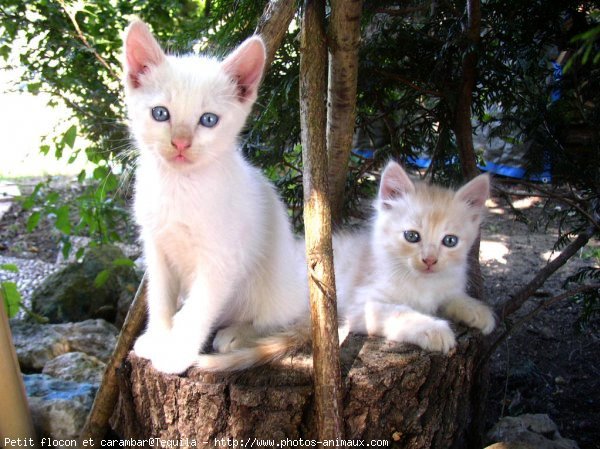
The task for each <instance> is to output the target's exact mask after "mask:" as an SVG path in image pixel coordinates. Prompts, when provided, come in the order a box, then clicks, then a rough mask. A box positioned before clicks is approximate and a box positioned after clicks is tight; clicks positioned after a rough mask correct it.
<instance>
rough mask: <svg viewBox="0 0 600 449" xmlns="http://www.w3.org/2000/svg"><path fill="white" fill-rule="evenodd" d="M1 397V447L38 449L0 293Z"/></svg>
mask: <svg viewBox="0 0 600 449" xmlns="http://www.w3.org/2000/svg"><path fill="white" fill-rule="evenodd" d="M0 397H1V398H2V407H0V445H1V446H2V447H4V448H6V449H9V448H11V449H12V448H17V447H24V446H27V447H38V444H37V440H36V438H35V432H34V430H33V422H32V421H31V414H30V413H29V406H28V404H27V395H26V394H25V386H24V385H23V379H22V378H21V370H20V369H19V362H18V360H17V354H16V352H15V347H14V346H13V342H12V337H11V333H10V327H9V325H8V316H7V315H6V309H5V308H4V297H3V296H2V292H0Z"/></svg>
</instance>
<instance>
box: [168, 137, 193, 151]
mask: <svg viewBox="0 0 600 449" xmlns="http://www.w3.org/2000/svg"><path fill="white" fill-rule="evenodd" d="M171 145H173V146H174V147H175V149H176V150H178V151H184V150H187V149H188V148H189V147H191V146H192V139H190V138H189V137H173V138H172V139H171Z"/></svg>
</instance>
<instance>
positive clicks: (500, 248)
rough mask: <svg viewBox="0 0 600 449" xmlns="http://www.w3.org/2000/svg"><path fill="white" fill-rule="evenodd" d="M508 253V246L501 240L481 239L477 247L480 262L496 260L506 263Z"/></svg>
mask: <svg viewBox="0 0 600 449" xmlns="http://www.w3.org/2000/svg"><path fill="white" fill-rule="evenodd" d="M509 253H510V250H509V249H508V246H506V245H505V244H504V243H501V242H492V241H490V240H482V241H481V245H480V247H479V260H480V261H481V262H484V263H485V262H497V263H501V264H503V265H506V263H507V262H508V261H507V260H506V256H507V255H508V254H509Z"/></svg>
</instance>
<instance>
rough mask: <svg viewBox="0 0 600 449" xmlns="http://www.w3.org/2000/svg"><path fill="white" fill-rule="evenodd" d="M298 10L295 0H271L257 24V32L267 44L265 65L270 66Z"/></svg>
mask: <svg viewBox="0 0 600 449" xmlns="http://www.w3.org/2000/svg"><path fill="white" fill-rule="evenodd" d="M295 12H296V1H295V0H270V1H269V2H268V3H267V6H266V7H265V10H264V11H263V14H262V16H261V18H260V19H259V21H258V25H257V26H256V30H255V33H256V34H260V35H261V36H262V38H263V40H264V42H265V45H266V46H267V60H266V62H265V67H267V68H268V67H270V66H271V64H272V63H273V59H275V52H276V51H277V49H278V48H279V46H280V45H281V41H283V38H284V37H285V33H287V30H288V27H289V26H290V22H291V21H292V19H293V17H294V14H295Z"/></svg>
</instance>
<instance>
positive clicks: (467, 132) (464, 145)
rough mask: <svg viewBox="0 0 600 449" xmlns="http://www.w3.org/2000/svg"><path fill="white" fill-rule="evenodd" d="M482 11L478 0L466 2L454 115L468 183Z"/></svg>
mask: <svg viewBox="0 0 600 449" xmlns="http://www.w3.org/2000/svg"><path fill="white" fill-rule="evenodd" d="M480 33H481V8H480V4H479V0H468V1H467V26H466V29H465V37H466V41H467V48H466V49H465V54H464V56H463V61H462V80H461V83H460V89H459V92H458V97H457V103H456V110H455V112H454V133H455V135H456V142H457V144H458V151H459V155H460V166H461V169H462V173H463V177H464V178H465V179H467V180H470V179H473V178H474V177H475V176H477V175H478V173H479V170H478V169H477V160H476V158H475V148H474V146H473V127H472V125H471V104H472V102H473V88H474V87H475V82H476V80H477V60H478V56H477V51H478V46H479V43H480V41H481V36H480Z"/></svg>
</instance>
